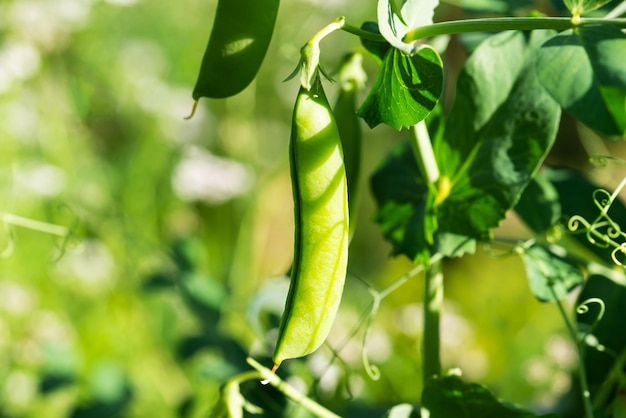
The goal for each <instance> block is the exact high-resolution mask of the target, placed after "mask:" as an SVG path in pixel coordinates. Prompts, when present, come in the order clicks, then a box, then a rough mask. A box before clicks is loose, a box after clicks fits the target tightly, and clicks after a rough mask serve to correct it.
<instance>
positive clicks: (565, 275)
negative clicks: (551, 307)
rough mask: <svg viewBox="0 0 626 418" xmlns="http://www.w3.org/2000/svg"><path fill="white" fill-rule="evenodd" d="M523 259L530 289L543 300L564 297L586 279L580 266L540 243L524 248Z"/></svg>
mask: <svg viewBox="0 0 626 418" xmlns="http://www.w3.org/2000/svg"><path fill="white" fill-rule="evenodd" d="M522 261H523V262H524V267H525V268H526V275H527V276H528V282H529V284H530V289H531V290H532V292H533V294H534V295H535V297H536V298H537V299H539V300H540V301H542V302H554V301H555V300H558V299H563V298H564V297H565V296H567V295H568V294H569V292H571V291H572V289H574V287H576V286H578V285H579V284H581V283H582V282H583V279H584V278H583V275H582V273H581V271H580V269H579V268H577V267H576V266H573V265H572V264H570V263H568V262H567V261H566V260H564V259H563V258H561V257H558V256H557V255H555V254H553V253H552V252H550V251H548V250H547V249H545V248H544V247H542V246H540V245H533V246H532V247H530V248H526V249H524V252H523V253H522Z"/></svg>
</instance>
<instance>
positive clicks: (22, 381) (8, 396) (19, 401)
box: [3, 370, 38, 407]
mask: <svg viewBox="0 0 626 418" xmlns="http://www.w3.org/2000/svg"><path fill="white" fill-rule="evenodd" d="M37 383H38V382H37V378H36V377H35V376H34V375H33V374H30V373H26V372H24V371H21V370H15V371H13V372H11V373H10V374H9V375H8V376H7V378H6V380H5V381H4V385H3V386H4V390H3V392H4V393H3V395H4V396H3V398H4V399H5V401H6V402H7V403H8V404H9V405H12V406H14V407H15V406H20V407H24V406H26V405H28V404H29V403H30V402H31V401H32V399H33V398H34V397H35V396H36V395H37Z"/></svg>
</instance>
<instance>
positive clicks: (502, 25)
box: [341, 17, 626, 42]
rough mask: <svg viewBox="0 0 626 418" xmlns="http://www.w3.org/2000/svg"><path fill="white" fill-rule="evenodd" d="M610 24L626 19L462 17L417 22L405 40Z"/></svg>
mask: <svg viewBox="0 0 626 418" xmlns="http://www.w3.org/2000/svg"><path fill="white" fill-rule="evenodd" d="M598 24H599V25H613V26H617V27H620V28H626V19H623V18H619V19H618V18H616V19H611V18H579V19H573V18H570V17H496V18H481V19H462V20H452V21H447V22H438V23H433V24H432V25H426V26H421V27H419V28H415V29H413V30H412V31H410V32H408V33H407V34H406V37H405V41H406V42H414V41H417V40H420V39H424V38H430V37H433V36H438V35H454V34H459V33H468V32H500V31H506V30H535V29H554V30H557V31H562V30H566V29H572V28H575V27H580V26H585V25H598ZM341 29H342V30H344V31H346V32H350V33H352V34H354V35H357V36H360V37H361V38H364V39H368V40H371V41H377V42H386V40H385V38H383V36H382V35H379V34H377V33H373V32H369V31H366V30H363V29H361V28H358V27H356V26H352V25H350V24H348V23H345V24H344V25H343V27H342V28H341Z"/></svg>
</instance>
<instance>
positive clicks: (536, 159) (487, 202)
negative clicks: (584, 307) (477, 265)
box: [372, 32, 560, 261]
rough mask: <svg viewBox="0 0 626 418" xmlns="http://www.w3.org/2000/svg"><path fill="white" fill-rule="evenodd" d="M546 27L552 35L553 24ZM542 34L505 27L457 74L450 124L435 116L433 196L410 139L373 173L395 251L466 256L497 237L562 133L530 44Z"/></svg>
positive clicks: (432, 124)
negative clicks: (533, 66)
mask: <svg viewBox="0 0 626 418" xmlns="http://www.w3.org/2000/svg"><path fill="white" fill-rule="evenodd" d="M542 34H543V36H544V37H545V36H549V35H548V34H546V33H545V32H543V33H542ZM540 41H542V37H541V35H535V36H534V37H533V38H531V40H530V42H528V43H529V44H530V46H527V41H526V39H525V37H524V35H522V34H521V33H506V34H500V35H496V36H494V37H493V39H489V40H488V42H487V43H486V44H485V45H482V46H481V47H480V48H479V49H477V50H476V52H475V55H474V56H472V58H471V59H470V61H469V62H468V64H467V66H466V67H465V69H464V70H463V72H462V74H461V75H460V76H459V84H458V86H457V99H456V102H455V105H454V108H453V110H452V111H451V113H450V116H449V117H448V118H447V119H446V121H445V127H444V128H442V126H444V125H443V123H442V122H441V120H442V119H443V118H439V117H434V118H431V119H432V120H431V121H430V128H431V137H432V140H433V143H434V150H435V156H436V159H437V162H438V164H439V169H440V172H441V175H442V177H441V179H440V182H439V185H438V186H437V187H439V188H440V189H441V190H439V191H438V192H436V194H437V196H434V195H433V194H434V193H435V192H433V191H432V190H431V189H432V188H430V187H427V185H426V184H425V182H424V180H423V179H422V177H421V174H420V170H419V169H418V166H417V162H416V160H415V156H414V154H413V150H412V149H411V147H410V145H409V144H408V143H405V144H402V145H400V146H398V147H396V148H395V149H394V150H393V151H392V153H391V154H390V155H389V157H388V158H387V159H386V160H385V161H384V162H383V164H382V166H381V167H380V168H379V169H378V170H377V172H376V173H375V174H374V176H373V177H372V189H373V192H374V196H375V198H376V200H377V203H378V208H379V209H378V213H377V217H376V220H377V222H379V223H380V225H381V227H382V229H383V233H384V235H385V237H386V238H387V239H388V240H389V241H390V242H391V243H392V244H393V252H394V254H405V255H407V256H408V257H410V258H412V259H414V260H416V261H425V260H427V259H428V258H429V257H430V255H431V254H433V253H434V252H440V253H441V254H443V255H446V256H458V255H461V254H463V253H464V252H471V251H473V249H474V245H475V240H484V239H488V238H489V237H490V230H491V229H492V228H493V227H495V226H497V225H498V224H499V222H500V221H501V220H502V219H503V218H504V216H505V213H506V211H508V210H509V209H511V208H512V207H513V206H514V205H515V203H516V202H517V201H518V199H519V196H520V194H521V193H522V191H523V190H524V188H525V186H526V185H527V184H528V182H529V181H530V179H531V178H532V176H533V175H534V174H535V172H536V171H537V169H538V166H539V165H540V164H541V162H542V161H543V158H544V157H545V155H546V153H547V152H548V150H549V149H550V147H551V145H552V142H553V140H554V137H555V134H556V129H557V126H558V120H559V114H560V113H559V107H558V105H557V104H556V103H555V102H554V101H553V100H552V99H551V98H550V97H549V96H548V95H547V93H545V91H544V90H543V88H542V87H541V86H540V85H539V84H538V82H537V81H536V78H535V77H534V73H533V72H532V71H526V70H525V69H527V67H525V66H524V65H528V63H524V62H522V63H521V64H519V63H517V60H511V59H510V56H520V57H529V56H532V54H529V53H528V51H527V49H528V48H534V47H535V46H537V45H539V43H540Z"/></svg>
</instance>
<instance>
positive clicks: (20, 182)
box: [15, 162, 66, 197]
mask: <svg viewBox="0 0 626 418" xmlns="http://www.w3.org/2000/svg"><path fill="white" fill-rule="evenodd" d="M65 182H66V178H65V173H64V172H63V170H61V169H60V168H58V167H56V166H54V165H52V164H47V163H43V162H32V163H28V164H24V165H21V166H20V167H19V168H18V171H17V173H16V178H15V183H16V186H17V188H18V189H19V190H27V191H30V192H31V193H33V194H36V195H39V196H44V197H54V196H57V195H59V194H60V193H61V192H62V191H63V189H64V188H65Z"/></svg>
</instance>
